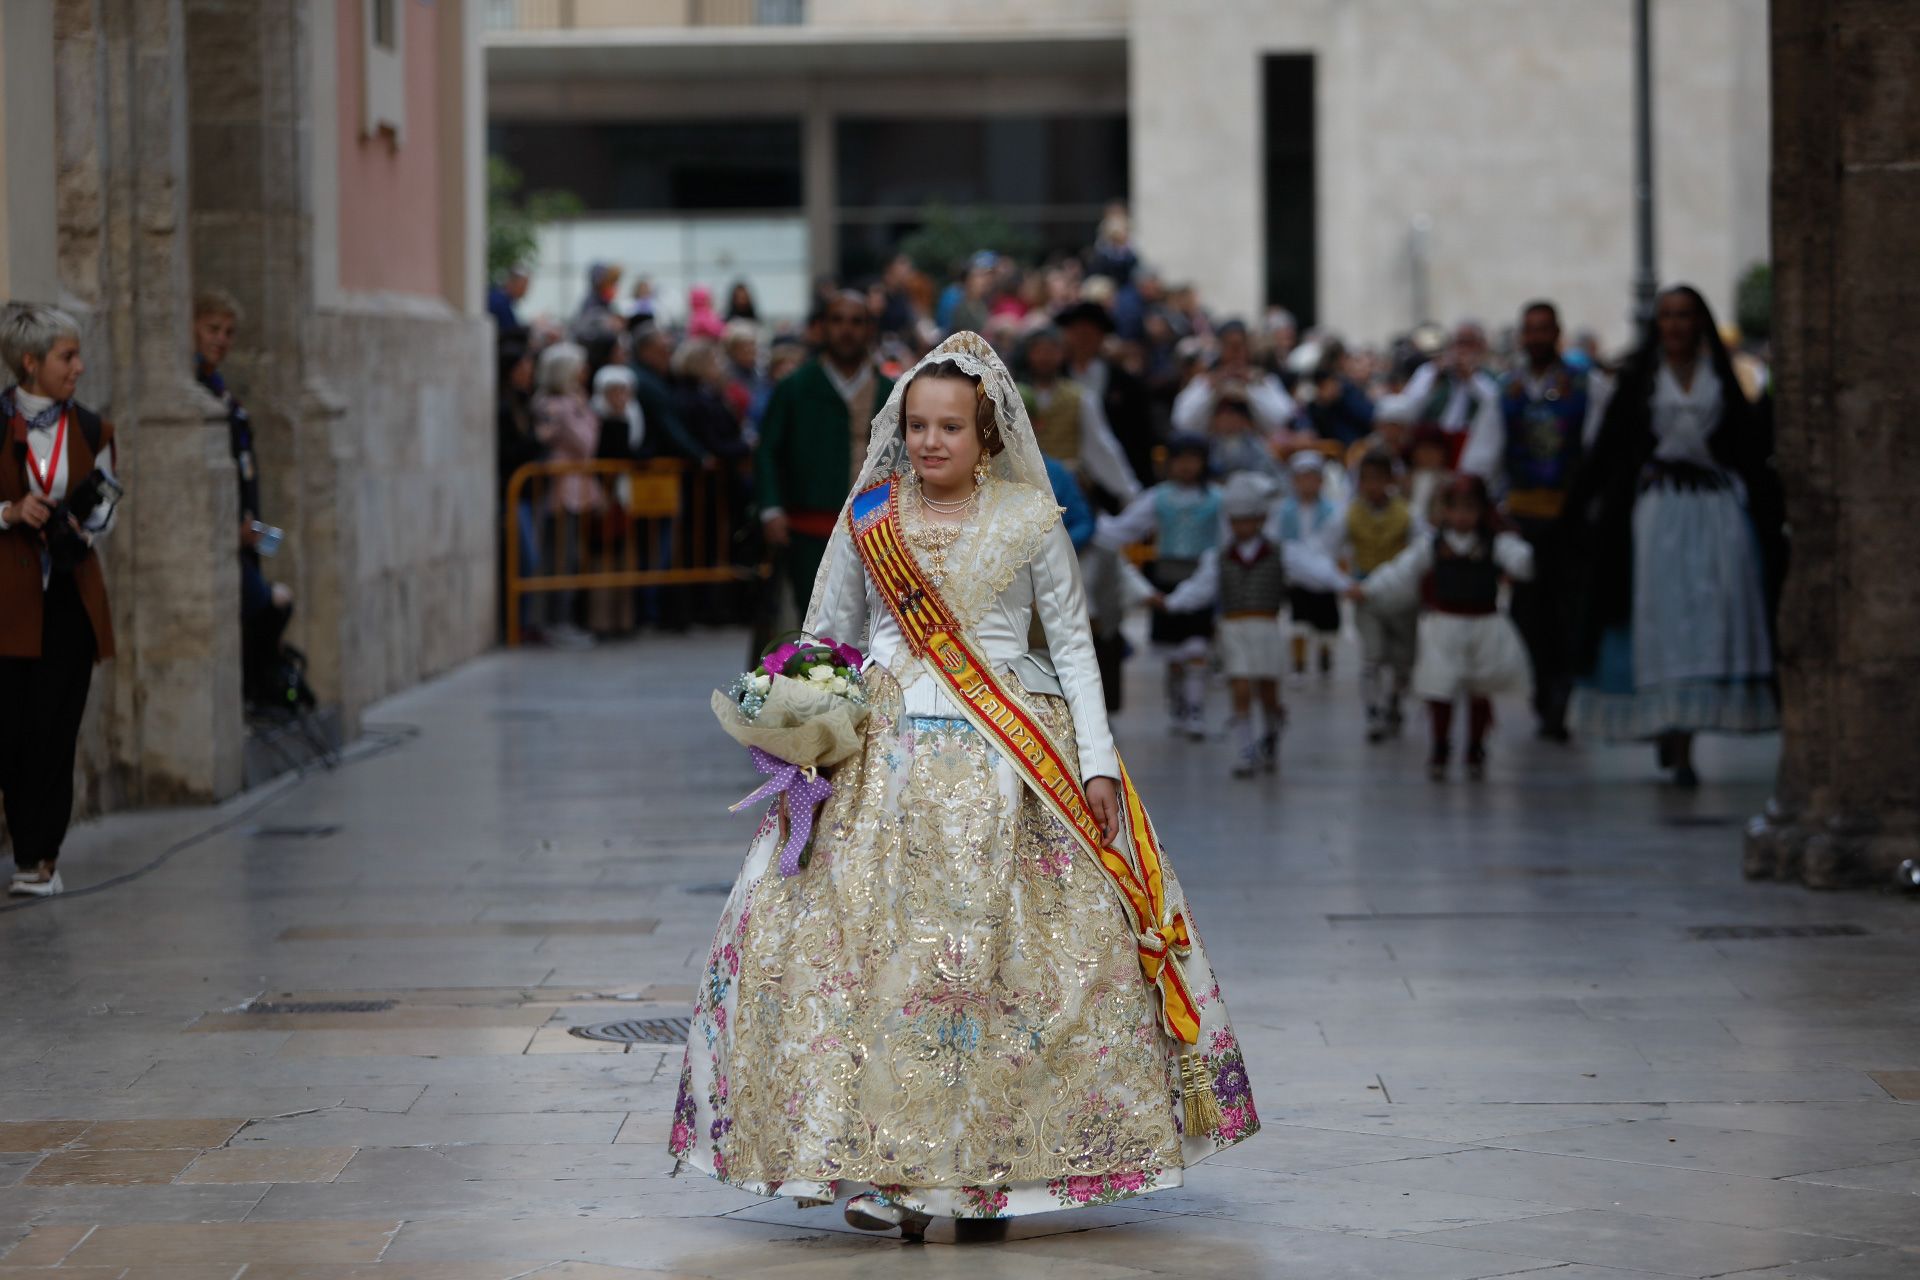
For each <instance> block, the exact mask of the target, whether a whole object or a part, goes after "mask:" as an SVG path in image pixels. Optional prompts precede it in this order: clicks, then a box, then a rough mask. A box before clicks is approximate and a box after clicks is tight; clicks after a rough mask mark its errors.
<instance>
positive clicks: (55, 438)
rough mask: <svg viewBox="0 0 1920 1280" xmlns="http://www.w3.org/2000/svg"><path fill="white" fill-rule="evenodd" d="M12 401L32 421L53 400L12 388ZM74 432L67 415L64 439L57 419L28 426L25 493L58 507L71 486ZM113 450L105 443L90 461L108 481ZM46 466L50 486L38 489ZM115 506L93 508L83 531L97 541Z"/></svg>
mask: <svg viewBox="0 0 1920 1280" xmlns="http://www.w3.org/2000/svg"><path fill="white" fill-rule="evenodd" d="M13 398H14V401H15V403H16V404H17V405H18V406H19V408H20V412H21V413H22V414H24V415H26V416H27V417H28V418H32V417H33V416H34V415H35V414H37V413H44V412H45V411H46V410H47V408H48V407H49V406H50V405H52V404H53V401H51V400H48V399H46V398H45V397H44V396H36V395H34V394H32V393H31V392H27V391H22V390H20V389H19V388H18V387H16V388H14V392H13ZM78 430H80V420H79V418H78V417H77V416H74V415H72V414H69V415H68V417H67V430H66V433H65V435H64V436H62V434H61V431H60V422H59V420H58V419H55V420H54V423H53V425H52V426H50V427H32V428H29V429H28V431H27V451H28V452H29V453H30V454H32V455H33V465H32V466H26V465H25V464H24V462H23V464H22V466H23V469H24V470H25V471H26V472H27V492H28V493H32V494H37V495H38V496H40V497H42V498H45V499H46V500H47V501H48V502H50V503H52V504H54V505H55V506H58V505H59V504H60V501H61V499H63V498H65V497H66V496H67V486H68V485H69V484H71V483H72V477H71V475H70V474H69V471H70V468H69V466H68V459H69V458H70V457H72V455H73V433H74V432H76V431H78ZM56 443H58V444H59V445H60V456H59V457H57V458H56V457H54V452H53V450H54V445H55V444H56ZM114 450H115V446H114V445H112V444H108V445H107V447H106V448H104V449H102V450H101V451H100V453H99V456H97V457H96V458H95V459H94V460H93V465H94V466H96V467H98V468H100V470H101V471H103V472H105V473H106V475H107V477H108V478H109V479H114V478H115V477H114V474H113V464H114V461H115V459H114ZM49 466H51V468H52V471H53V480H52V484H51V485H50V486H49V487H48V488H46V489H42V488H41V487H40V482H39V480H38V479H36V478H35V477H36V475H46V474H47V470H48V468H49ZM84 478H85V477H82V479H84ZM118 506H119V504H118V503H105V504H102V505H101V506H99V507H95V508H94V511H93V514H92V515H90V516H88V517H87V519H86V522H85V525H84V527H85V529H86V530H87V532H88V533H90V534H92V535H94V537H95V538H96V539H97V538H99V537H100V535H102V534H104V533H106V532H107V531H108V530H109V529H111V528H113V514H114V512H115V510H116V509H118ZM11 527H12V526H11V525H9V524H8V523H7V521H6V520H4V519H0V529H8V528H11Z"/></svg>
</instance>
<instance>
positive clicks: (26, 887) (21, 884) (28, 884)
mask: <svg viewBox="0 0 1920 1280" xmlns="http://www.w3.org/2000/svg"><path fill="white" fill-rule="evenodd" d="M66 888H67V886H66V885H64V884H62V883H61V882H60V873H59V872H58V871H56V872H54V873H53V876H52V877H51V878H50V879H46V880H42V879H40V873H39V872H37V871H30V872H27V873H25V874H24V875H23V874H21V873H19V872H15V873H14V877H13V883H12V884H10V885H8V886H7V892H8V893H11V894H16V895H18V896H20V897H24V898H51V897H52V896H53V895H54V894H56V893H64V892H66Z"/></svg>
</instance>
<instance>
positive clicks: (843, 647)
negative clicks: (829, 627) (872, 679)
mask: <svg viewBox="0 0 1920 1280" xmlns="http://www.w3.org/2000/svg"><path fill="white" fill-rule="evenodd" d="M833 656H834V657H836V658H838V659H839V660H840V661H841V663H842V664H844V665H846V666H849V667H852V668H853V669H854V670H855V671H858V670H859V669H860V664H861V663H862V662H865V661H866V655H865V654H863V653H861V652H860V651H859V650H858V649H856V648H854V647H853V646H852V645H850V644H843V643H842V642H840V641H838V640H836V641H834V643H833Z"/></svg>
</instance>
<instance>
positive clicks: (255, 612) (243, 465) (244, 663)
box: [193, 289, 293, 708]
mask: <svg viewBox="0 0 1920 1280" xmlns="http://www.w3.org/2000/svg"><path fill="white" fill-rule="evenodd" d="M239 325H240V304H239V303H238V302H236V301H235V300H234V298H233V295H231V294H229V293H227V292H225V291H223V290H220V289H206V290H203V291H202V292H201V293H200V294H199V295H197V296H196V297H195V298H194V300H193V348H194V370H193V373H194V377H195V379H196V380H198V381H199V383H200V385H201V386H203V387H205V388H206V389H207V392H208V394H210V395H212V396H213V398H214V399H216V400H218V401H219V402H220V404H221V406H222V407H223V408H225V409H226V411H227V443H228V447H229V448H230V449H231V450H232V452H233V469H234V474H235V478H236V479H237V480H238V482H239V485H240V689H241V696H242V697H243V698H245V699H246V701H247V703H248V705H250V706H255V707H264V708H271V707H278V706H280V705H282V704H284V702H285V694H286V682H285V680H284V679H283V678H282V677H281V670H282V659H281V648H282V642H283V641H284V639H285V637H286V633H287V624H288V623H289V622H291V621H292V620H293V589H292V588H291V587H289V586H287V585H286V584H285V583H283V582H269V581H268V580H267V575H266V570H265V568H264V567H263V566H262V564H261V560H262V558H263V557H266V556H271V555H273V554H274V553H275V552H277V551H278V550H279V549H280V540H281V538H282V536H283V535H282V533H281V531H280V530H279V529H276V528H274V527H273V526H272V525H269V524H265V523H262V521H261V519H260V464H259V457H258V455H257V454H256V453H255V452H254V446H253V420H252V419H251V418H249V417H248V416H247V409H246V406H245V405H243V404H241V403H240V400H239V398H238V397H237V396H235V395H234V394H233V392H232V391H231V390H230V389H229V388H228V387H227V380H226V378H225V376H223V375H222V374H221V372H220V364H221V362H222V361H224V360H225V359H226V358H227V353H228V352H229V351H231V350H232V349H233V339H234V333H235V331H236V330H237V329H238V328H239Z"/></svg>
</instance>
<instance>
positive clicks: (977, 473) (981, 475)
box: [973, 457, 992, 489]
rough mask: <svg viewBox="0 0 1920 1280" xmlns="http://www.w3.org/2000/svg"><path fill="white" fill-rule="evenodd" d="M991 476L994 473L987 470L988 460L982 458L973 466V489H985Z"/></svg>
mask: <svg viewBox="0 0 1920 1280" xmlns="http://www.w3.org/2000/svg"><path fill="white" fill-rule="evenodd" d="M991 474H992V473H991V472H990V471H988V470H987V460H986V458H984V457H982V458H981V459H980V461H978V462H976V463H974V464H973V487H974V488H976V489H978V488H981V487H983V486H984V485H985V484H986V483H987V477H988V476H989V475H991Z"/></svg>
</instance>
